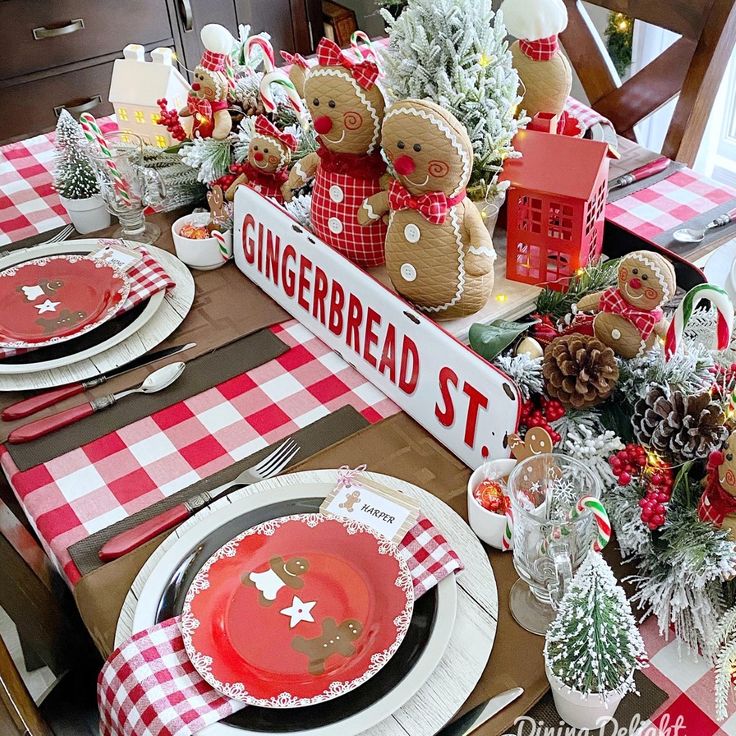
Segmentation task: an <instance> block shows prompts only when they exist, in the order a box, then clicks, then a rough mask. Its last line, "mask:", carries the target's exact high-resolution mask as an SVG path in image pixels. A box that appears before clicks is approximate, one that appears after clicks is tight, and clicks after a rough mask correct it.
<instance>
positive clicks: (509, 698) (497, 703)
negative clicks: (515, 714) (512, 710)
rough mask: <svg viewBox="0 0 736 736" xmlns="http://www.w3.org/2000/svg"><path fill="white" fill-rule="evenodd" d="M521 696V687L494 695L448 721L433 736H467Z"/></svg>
mask: <svg viewBox="0 0 736 736" xmlns="http://www.w3.org/2000/svg"><path fill="white" fill-rule="evenodd" d="M523 694H524V688H523V687H514V688H512V689H511V690H506V691H505V692H503V693H500V694H498V695H494V696H493V697H492V698H489V699H488V700H486V701H485V702H483V703H481V704H480V705H478V706H476V707H475V708H473V710H470V711H468V712H467V713H465V714H464V715H462V716H460V717H458V718H456V719H455V720H454V721H450V722H449V723H448V724H447V725H446V726H445V727H444V728H441V729H440V730H439V731H437V733H436V734H435V736H468V734H471V733H473V731H475V730H476V729H478V728H480V727H481V726H482V725H483V724H484V723H486V722H487V721H489V720H490V719H491V718H493V716H495V715H497V714H498V713H500V712H501V711H502V710H503V709H504V708H505V707H506V706H507V705H510V704H511V703H513V702H514V700H516V699H517V698H520V697H521V696H522V695H523Z"/></svg>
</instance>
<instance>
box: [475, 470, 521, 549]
mask: <svg viewBox="0 0 736 736" xmlns="http://www.w3.org/2000/svg"><path fill="white" fill-rule="evenodd" d="M514 465H516V460H490V461H489V462H487V463H483V465H481V466H480V467H479V468H476V469H475V470H474V471H473V474H472V475H471V476H470V479H469V480H468V522H469V523H470V528H471V529H472V530H473V531H474V532H475V534H476V536H477V537H478V539H480V540H481V541H483V542H485V543H486V544H489V545H490V546H491V547H495V548H496V549H503V544H502V541H503V532H504V529H505V528H506V517H505V516H503V515H502V514H496V513H494V512H493V511H488V509H484V508H483V507H482V506H481V505H480V504H479V503H478V502H477V501H476V500H475V496H473V491H474V490H475V489H476V488H477V487H478V485H479V484H480V482H481V481H484V480H487V479H490V480H497V479H498V478H506V477H507V476H508V474H509V473H510V472H511V471H512V470H513V469H514ZM512 544H513V543H512Z"/></svg>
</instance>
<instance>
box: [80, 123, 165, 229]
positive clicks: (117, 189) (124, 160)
mask: <svg viewBox="0 0 736 736" xmlns="http://www.w3.org/2000/svg"><path fill="white" fill-rule="evenodd" d="M105 139H106V142H107V148H108V150H109V151H110V155H109V156H108V155H106V154H105V153H104V152H103V151H101V150H94V151H92V153H91V157H92V160H93V162H94V165H95V174H96V177H97V183H98V184H99V187H100V194H101V195H102V198H103V199H104V200H105V205H106V206H107V209H108V210H109V211H110V213H111V214H113V215H115V216H116V217H117V218H118V220H119V222H120V227H118V228H117V229H116V230H115V232H114V233H113V237H115V238H124V239H126V240H135V241H137V242H139V243H153V242H155V241H156V239H157V238H158V237H159V235H161V230H160V228H159V227H157V226H156V225H154V224H153V223H150V222H146V217H145V214H144V211H145V208H146V207H149V206H152V205H156V204H159V203H160V202H162V201H163V199H164V197H165V196H166V191H165V188H164V183H163V180H162V179H161V177H160V176H159V174H158V172H156V171H154V170H152V169H146V168H145V167H144V166H143V140H142V139H141V138H140V137H139V136H137V135H135V134H134V133H125V132H119V131H118V132H115V133H106V134H105Z"/></svg>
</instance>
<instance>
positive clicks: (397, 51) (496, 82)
mask: <svg viewBox="0 0 736 736" xmlns="http://www.w3.org/2000/svg"><path fill="white" fill-rule="evenodd" d="M382 14H383V17H384V20H385V21H386V25H387V27H388V32H389V37H390V44H389V47H388V48H387V49H386V51H385V52H384V54H383V64H384V68H385V73H386V80H385V84H386V88H387V92H388V94H389V96H390V97H393V98H395V99H406V98H413V99H419V100H422V99H429V100H432V101H434V102H436V103H437V104H438V105H440V106H441V107H444V108H446V109H447V110H449V111H450V112H451V113H452V114H453V115H454V116H455V117H456V118H457V119H458V120H460V122H462V123H463V124H464V125H465V127H466V128H467V130H468V133H469V135H470V139H471V141H472V143H473V150H474V157H475V161H474V166H473V174H472V177H471V180H470V187H469V190H470V193H471V195H472V196H473V198H474V199H478V198H481V197H482V196H483V195H484V194H485V192H484V189H485V188H486V187H489V186H491V185H493V184H494V183H495V177H496V175H497V174H498V172H499V171H500V170H501V167H502V165H503V162H504V160H505V159H506V158H507V157H508V156H510V155H513V147H512V145H511V142H512V139H513V137H514V135H515V134H516V131H517V130H518V129H519V126H520V124H522V122H523V121H519V120H517V119H516V118H515V114H516V112H517V106H518V104H519V102H520V98H519V95H518V89H519V77H518V75H517V73H516V71H515V70H514V68H513V66H512V63H511V53H510V51H509V47H508V43H507V41H506V27H505V26H504V23H503V19H502V17H501V14H500V13H499V14H497V15H496V16H495V19H494V12H493V10H492V9H491V3H490V2H478V0H409V3H408V5H407V7H406V8H405V9H404V11H403V12H402V13H401V15H400V16H399V17H398V18H397V19H394V18H392V17H391V14H390V13H388V11H386V10H383V11H382Z"/></svg>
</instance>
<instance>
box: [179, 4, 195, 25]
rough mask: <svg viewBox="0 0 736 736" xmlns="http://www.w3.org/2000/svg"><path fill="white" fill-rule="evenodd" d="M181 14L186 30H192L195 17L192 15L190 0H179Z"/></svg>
mask: <svg viewBox="0 0 736 736" xmlns="http://www.w3.org/2000/svg"><path fill="white" fill-rule="evenodd" d="M179 15H180V17H181V20H182V23H184V30H185V31H191V30H192V28H193V27H194V17H193V16H192V4H191V3H190V2H189V0H179Z"/></svg>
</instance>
